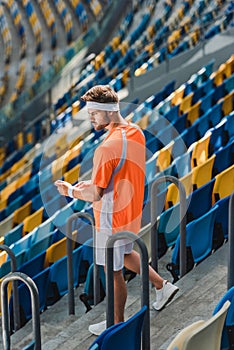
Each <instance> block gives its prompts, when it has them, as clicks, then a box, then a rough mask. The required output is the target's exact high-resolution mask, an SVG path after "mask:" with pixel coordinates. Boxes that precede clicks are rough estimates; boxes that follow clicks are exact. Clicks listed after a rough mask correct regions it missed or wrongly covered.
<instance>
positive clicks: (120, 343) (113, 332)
mask: <svg viewBox="0 0 234 350" xmlns="http://www.w3.org/2000/svg"><path fill="white" fill-rule="evenodd" d="M146 310H147V307H146V306H143V307H142V308H141V310H140V311H138V312H137V313H136V314H134V315H133V316H132V317H131V318H129V319H128V320H127V321H125V322H121V323H118V324H117V325H113V326H112V327H109V328H108V329H106V330H105V331H104V332H103V333H102V334H101V335H100V336H99V337H98V338H97V339H96V340H95V341H94V343H93V344H92V345H91V346H90V348H89V350H94V349H100V350H110V349H112V350H117V349H118V350H119V349H122V350H140V349H141V332H142V326H143V321H144V316H145V313H146ZM96 344H97V345H98V347H97V346H96Z"/></svg>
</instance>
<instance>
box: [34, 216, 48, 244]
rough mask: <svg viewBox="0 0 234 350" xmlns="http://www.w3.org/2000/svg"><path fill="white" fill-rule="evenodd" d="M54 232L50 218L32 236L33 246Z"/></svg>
mask: <svg viewBox="0 0 234 350" xmlns="http://www.w3.org/2000/svg"><path fill="white" fill-rule="evenodd" d="M52 230H53V223H52V218H49V219H47V220H46V221H44V222H43V223H41V224H40V225H39V226H38V227H37V228H36V230H35V232H34V234H33V236H32V244H34V243H36V242H38V241H40V240H41V239H43V238H44V237H46V236H48V235H49V234H50V232H51V231H52Z"/></svg>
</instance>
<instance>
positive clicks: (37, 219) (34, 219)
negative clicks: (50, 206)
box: [23, 208, 44, 235]
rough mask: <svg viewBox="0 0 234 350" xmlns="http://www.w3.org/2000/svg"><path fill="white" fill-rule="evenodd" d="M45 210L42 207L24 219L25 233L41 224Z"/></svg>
mask: <svg viewBox="0 0 234 350" xmlns="http://www.w3.org/2000/svg"><path fill="white" fill-rule="evenodd" d="M43 210H44V208H40V209H38V210H37V211H35V213H33V214H31V215H29V216H27V217H26V219H24V221H23V223H24V226H23V235H25V234H27V233H28V232H31V231H32V230H33V229H34V228H35V227H37V226H39V225H40V224H41V223H42V219H43Z"/></svg>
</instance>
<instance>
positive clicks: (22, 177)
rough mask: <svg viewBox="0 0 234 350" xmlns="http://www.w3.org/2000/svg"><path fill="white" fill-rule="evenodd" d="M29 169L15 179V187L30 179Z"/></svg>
mask: <svg viewBox="0 0 234 350" xmlns="http://www.w3.org/2000/svg"><path fill="white" fill-rule="evenodd" d="M30 175H31V171H30V170H28V171H27V172H26V173H24V175H22V176H20V178H19V179H18V180H17V183H16V187H17V188H19V187H21V186H22V185H24V184H25V183H26V182H27V181H28V180H29V179H30Z"/></svg>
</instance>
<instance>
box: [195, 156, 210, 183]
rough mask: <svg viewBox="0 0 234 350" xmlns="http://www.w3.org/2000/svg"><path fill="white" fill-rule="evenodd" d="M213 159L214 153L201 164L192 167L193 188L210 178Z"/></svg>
mask: <svg viewBox="0 0 234 350" xmlns="http://www.w3.org/2000/svg"><path fill="white" fill-rule="evenodd" d="M214 160H215V154H214V155H213V156H211V157H210V158H209V159H207V161H206V162H204V163H203V164H201V165H199V166H197V167H195V168H193V170H192V183H193V188H194V189H197V188H199V187H201V186H203V185H204V184H206V183H207V182H208V181H210V180H211V178H212V171H213V165H214Z"/></svg>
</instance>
